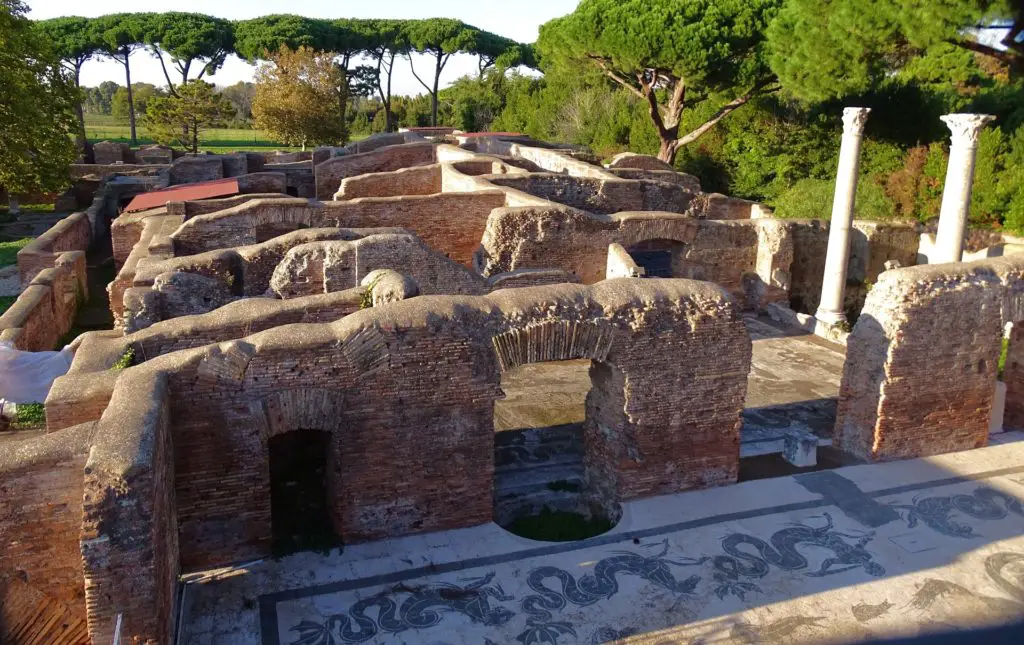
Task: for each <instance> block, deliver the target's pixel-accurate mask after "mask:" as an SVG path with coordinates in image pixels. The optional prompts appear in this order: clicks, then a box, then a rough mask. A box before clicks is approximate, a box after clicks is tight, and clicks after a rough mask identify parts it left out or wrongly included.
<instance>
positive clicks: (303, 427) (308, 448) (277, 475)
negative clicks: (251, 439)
mask: <svg viewBox="0 0 1024 645" xmlns="http://www.w3.org/2000/svg"><path fill="white" fill-rule="evenodd" d="M256 406H257V407H259V408H260V412H261V413H262V414H261V416H262V418H263V423H262V424H261V427H260V443H261V444H262V449H263V466H262V467H263V473H264V478H265V479H264V482H265V491H266V493H265V494H266V497H265V499H266V503H267V508H266V509H265V513H266V515H265V516H266V521H267V525H266V526H267V535H268V537H270V536H272V545H273V550H274V552H277V553H281V554H283V553H286V552H289V550H290V549H293V548H303V549H304V548H311V547H313V548H323V547H326V546H328V545H329V544H331V543H332V542H331V541H332V538H331V536H330V534H331V531H332V529H333V533H334V536H340V534H341V530H340V528H341V527H340V522H339V520H338V512H337V507H338V499H339V497H340V495H341V486H342V477H341V472H340V470H341V469H340V463H339V449H338V444H339V443H340V441H341V440H342V438H341V437H340V432H341V429H342V426H343V418H344V417H343V415H344V410H345V397H344V394H343V393H341V392H339V391H337V390H327V389H320V388H299V389H291V390H282V391H279V392H274V393H272V394H269V395H267V396H265V397H264V398H263V399H262V400H261V401H258V402H257V403H256ZM285 435H289V436H288V437H285ZM292 435H294V436H292ZM325 435H326V436H325ZM275 443H276V444H277V445H276V446H275V445H274V444H275ZM281 450H285V452H283V453H282V452H281ZM282 464H284V466H283V468H282ZM296 464H300V465H299V466H298V467H296ZM303 464H304V465H303ZM296 468H297V469H296ZM304 468H306V469H313V468H315V469H317V472H318V473H321V472H322V475H321V474H317V475H316V480H317V481H315V482H314V481H311V480H310V478H309V476H308V475H309V474H310V473H303V472H302V470H303V469H304ZM282 477H285V478H290V479H285V480H284V481H286V482H289V483H287V484H286V485H285V488H288V487H295V486H298V488H301V489H302V492H301V495H302V497H301V498H296V499H283V498H282V495H281V493H282V487H281V481H282V480H281V478H282ZM293 480H294V481H293ZM285 492H287V491H285ZM317 496H319V498H320V500H319V501H318V502H316V503H312V502H311V501H310V499H307V498H315V497H317ZM284 497H287V495H285V496H284ZM303 504H305V506H303ZM291 507H294V508H297V509H298V510H299V511H300V512H302V513H305V514H308V515H309V516H310V517H304V518H302V519H301V520H299V519H297V518H296V517H294V516H293V514H292V513H285V514H283V515H282V516H279V515H278V513H279V512H280V510H281V509H285V510H287V509H288V508H291ZM318 514H319V516H320V517H321V518H323V519H322V520H319V521H317V518H316V517H313V516H315V515H318ZM282 517H283V522H282V521H279V520H281V519H282ZM282 526H284V527H285V528H284V529H283V530H284V531H285V532H287V531H288V529H289V528H295V530H296V531H299V532H303V531H304V532H306V533H308V535H305V536H304V537H300V538H296V539H288V538H287V537H284V538H283V536H282V534H281V533H282V528H281V527H282ZM296 527H298V528H296ZM310 531H312V533H310ZM293 537H294V536H293ZM282 544H284V545H288V546H282Z"/></svg>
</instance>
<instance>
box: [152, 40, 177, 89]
mask: <svg viewBox="0 0 1024 645" xmlns="http://www.w3.org/2000/svg"><path fill="white" fill-rule="evenodd" d="M149 52H150V53H151V54H153V55H154V56H156V59H157V60H158V61H160V69H162V70H163V71H164V78H165V79H167V89H168V91H170V93H171V94H172V95H174V96H177V95H178V93H177V92H175V91H174V83H172V82H171V75H170V74H168V73H167V65H165V64H164V57H163V54H161V53H160V50H159V49H157V48H156V47H154V48H152V49H150V50H149Z"/></svg>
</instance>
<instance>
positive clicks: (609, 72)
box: [587, 55, 647, 101]
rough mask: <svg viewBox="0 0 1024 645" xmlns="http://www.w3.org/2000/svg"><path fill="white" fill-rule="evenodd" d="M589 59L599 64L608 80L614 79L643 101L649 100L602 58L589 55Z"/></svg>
mask: <svg viewBox="0 0 1024 645" xmlns="http://www.w3.org/2000/svg"><path fill="white" fill-rule="evenodd" d="M587 58H589V59H590V60H592V61H594V63H595V64H597V66H598V67H600V68H601V70H602V71H604V73H605V75H606V76H608V78H610V79H612V80H613V81H615V82H616V83H618V84H619V85H621V86H622V87H624V88H626V89H627V90H629V91H630V92H632V93H633V94H635V95H636V96H637V97H639V98H641V99H643V100H644V101H646V100H647V96H645V95H644V93H643V92H641V91H640V90H638V89H637V88H636V86H635V85H633V84H632V83H630V82H629V81H627V80H626V79H625V77H623V76H620V75H619V74H617V73H616V72H615V70H613V69H612V68H611V67H609V66H608V62H607V61H606V60H605V59H603V58H601V57H600V56H590V55H588V56H587Z"/></svg>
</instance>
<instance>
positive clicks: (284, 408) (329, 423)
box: [260, 388, 345, 443]
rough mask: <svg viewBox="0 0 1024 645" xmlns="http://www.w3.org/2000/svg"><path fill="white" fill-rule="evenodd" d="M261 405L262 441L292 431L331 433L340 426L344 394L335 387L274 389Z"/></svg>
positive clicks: (343, 407) (343, 408)
mask: <svg viewBox="0 0 1024 645" xmlns="http://www.w3.org/2000/svg"><path fill="white" fill-rule="evenodd" d="M261 405H262V408H263V415H264V418H265V421H266V422H265V423H264V424H263V427H262V428H261V432H260V435H261V438H262V439H263V442H264V443H266V442H267V441H269V440H270V438H271V437H274V436H277V435H279V434H283V433H285V432H291V431H292V430H325V431H327V432H331V433H333V432H334V431H335V430H337V429H338V428H339V427H340V424H341V418H342V414H343V412H344V410H345V397H344V395H343V394H342V393H341V392H338V391H336V390H324V389H317V388H302V389H295V390H283V391H280V392H274V393H273V394H270V395H268V396H266V397H265V398H264V399H263V400H262V401H261Z"/></svg>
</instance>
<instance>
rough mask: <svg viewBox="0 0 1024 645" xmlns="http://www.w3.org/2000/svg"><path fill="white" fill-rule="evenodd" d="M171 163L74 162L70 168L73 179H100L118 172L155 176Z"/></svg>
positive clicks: (119, 173) (168, 167)
mask: <svg viewBox="0 0 1024 645" xmlns="http://www.w3.org/2000/svg"><path fill="white" fill-rule="evenodd" d="M170 167H171V166H170V164H92V163H73V164H71V166H70V168H69V170H70V172H71V179H72V180H75V181H77V180H79V179H85V178H92V179H100V178H102V177H106V176H107V175H111V174H114V173H117V174H118V175H135V176H139V175H142V176H154V175H158V174H160V173H161V172H163V171H165V170H169V169H170Z"/></svg>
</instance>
